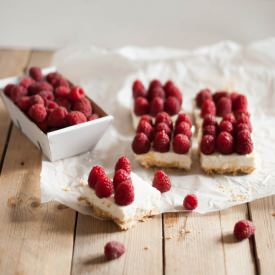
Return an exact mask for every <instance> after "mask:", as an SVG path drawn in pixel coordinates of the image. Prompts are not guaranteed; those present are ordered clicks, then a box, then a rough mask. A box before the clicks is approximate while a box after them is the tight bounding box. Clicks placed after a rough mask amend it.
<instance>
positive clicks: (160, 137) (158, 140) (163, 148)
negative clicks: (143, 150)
mask: <svg viewBox="0 0 275 275" xmlns="http://www.w3.org/2000/svg"><path fill="white" fill-rule="evenodd" d="M153 147H154V149H155V150H156V151H157V152H161V153H164V152H168V151H169V149H170V138H169V136H168V135H167V134H166V133H165V132H164V131H161V132H157V133H156V135H155V137H154V143H153Z"/></svg>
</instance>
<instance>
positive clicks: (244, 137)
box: [236, 130, 253, 155]
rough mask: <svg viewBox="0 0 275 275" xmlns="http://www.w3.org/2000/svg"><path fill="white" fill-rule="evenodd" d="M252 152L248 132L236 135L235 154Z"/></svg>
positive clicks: (251, 142) (251, 143) (243, 131)
mask: <svg viewBox="0 0 275 275" xmlns="http://www.w3.org/2000/svg"><path fill="white" fill-rule="evenodd" d="M252 151H253V141H252V138H251V135H250V132H249V131H247V130H242V131H240V132H238V133H237V138H236V152H237V153H238V154H240V155H246V154H250V153H252Z"/></svg>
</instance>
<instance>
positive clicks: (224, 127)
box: [219, 120, 234, 135]
mask: <svg viewBox="0 0 275 275" xmlns="http://www.w3.org/2000/svg"><path fill="white" fill-rule="evenodd" d="M219 131H220V132H227V133H229V134H231V135H233V133H234V127H233V125H232V123H231V122H230V121H227V120H222V121H221V122H220V125H219Z"/></svg>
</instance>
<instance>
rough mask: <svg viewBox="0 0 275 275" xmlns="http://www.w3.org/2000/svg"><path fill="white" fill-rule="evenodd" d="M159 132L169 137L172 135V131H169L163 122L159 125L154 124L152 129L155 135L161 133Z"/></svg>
mask: <svg viewBox="0 0 275 275" xmlns="http://www.w3.org/2000/svg"><path fill="white" fill-rule="evenodd" d="M161 131H164V132H165V133H166V134H167V135H168V136H169V137H171V135H172V131H171V129H170V127H169V126H168V125H167V124H166V123H164V122H160V123H158V124H156V125H155V127H154V133H155V134H156V133H157V132H161Z"/></svg>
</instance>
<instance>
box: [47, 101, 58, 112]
mask: <svg viewBox="0 0 275 275" xmlns="http://www.w3.org/2000/svg"><path fill="white" fill-rule="evenodd" d="M46 107H47V109H48V110H53V109H55V108H57V107H58V104H57V103H56V102H54V101H52V100H47V101H46Z"/></svg>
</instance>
